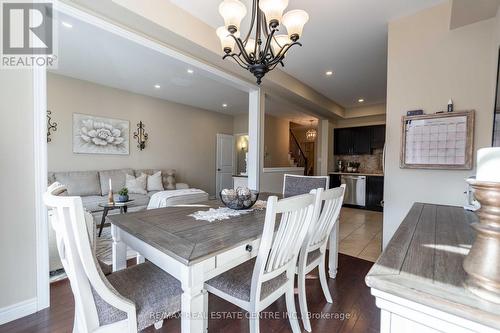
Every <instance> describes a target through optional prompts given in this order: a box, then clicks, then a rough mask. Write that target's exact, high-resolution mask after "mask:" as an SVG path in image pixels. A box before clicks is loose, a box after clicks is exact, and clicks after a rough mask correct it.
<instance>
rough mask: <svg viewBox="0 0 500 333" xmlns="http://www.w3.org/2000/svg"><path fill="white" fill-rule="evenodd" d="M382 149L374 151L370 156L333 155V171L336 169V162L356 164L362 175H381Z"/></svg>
mask: <svg viewBox="0 0 500 333" xmlns="http://www.w3.org/2000/svg"><path fill="white" fill-rule="evenodd" d="M382 153H383V150H382V149H374V150H373V153H372V154H371V155H335V156H334V162H335V171H336V168H337V161H338V160H342V161H344V163H345V165H346V166H347V162H358V163H359V172H363V173H382Z"/></svg>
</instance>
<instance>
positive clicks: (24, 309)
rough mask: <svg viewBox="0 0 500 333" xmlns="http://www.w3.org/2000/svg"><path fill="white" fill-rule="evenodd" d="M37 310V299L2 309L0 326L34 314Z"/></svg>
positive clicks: (0, 310)
mask: <svg viewBox="0 0 500 333" xmlns="http://www.w3.org/2000/svg"><path fill="white" fill-rule="evenodd" d="M36 310H37V302H36V298H32V299H28V300H26V301H22V302H19V303H16V304H12V305H9V306H6V307H4V308H1V309H0V325H2V324H5V323H8V322H9V321H13V320H16V319H19V318H22V317H25V316H28V315H30V314H32V313H35V312H36Z"/></svg>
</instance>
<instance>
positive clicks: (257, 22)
mask: <svg viewBox="0 0 500 333" xmlns="http://www.w3.org/2000/svg"><path fill="white" fill-rule="evenodd" d="M254 28H255V46H254V50H253V52H250V53H248V52H247V50H246V49H245V46H246V44H247V43H248V40H249V38H250V36H251V35H252V31H253V30H254ZM227 30H228V31H229V33H230V35H229V36H231V37H232V38H233V39H234V40H235V42H236V45H237V46H238V49H239V52H234V51H235V50H231V48H229V47H225V48H224V52H225V53H226V54H225V55H224V56H223V57H222V59H226V58H229V57H230V58H233V59H234V60H235V61H236V63H237V64H238V65H240V66H241V67H242V68H244V69H246V70H248V71H250V73H252V74H253V75H254V76H255V77H256V78H257V84H258V85H260V84H261V82H262V78H263V77H264V76H265V75H266V74H267V73H268V72H270V71H272V70H273V69H275V68H276V66H278V64H281V66H282V67H285V64H284V63H283V59H284V58H285V55H286V53H287V52H288V50H290V48H291V47H293V46H295V45H299V46H302V44H301V43H299V42H298V39H299V35H298V34H293V35H291V36H290V41H291V43H287V44H285V45H280V43H279V42H278V40H277V39H276V37H275V34H276V32H278V31H279V22H278V20H271V21H270V22H269V25H268V24H267V20H266V16H265V14H264V13H263V12H262V10H260V8H259V0H253V5H252V21H251V25H250V30H249V31H248V34H247V35H246V37H245V39H244V40H242V39H241V38H239V37H236V36H235V34H236V32H237V31H238V29H237V27H236V26H234V25H230V26H228V27H227ZM262 37H264V38H265V40H266V41H265V44H264V48H262V44H263V40H262ZM273 40H274V43H276V45H278V46H279V47H280V50H279V52H278V53H275V52H274V50H273V47H272V42H273Z"/></svg>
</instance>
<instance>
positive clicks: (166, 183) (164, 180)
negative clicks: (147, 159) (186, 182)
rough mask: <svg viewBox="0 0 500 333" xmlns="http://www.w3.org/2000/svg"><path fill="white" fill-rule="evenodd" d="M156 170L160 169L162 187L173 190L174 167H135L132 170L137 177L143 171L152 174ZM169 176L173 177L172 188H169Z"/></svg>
mask: <svg viewBox="0 0 500 333" xmlns="http://www.w3.org/2000/svg"><path fill="white" fill-rule="evenodd" d="M158 171H161V178H162V183H163V188H164V189H165V190H175V170H174V169H165V170H160V169H137V170H134V172H135V176H136V177H139V176H140V175H141V174H143V173H145V174H146V175H150V176H151V175H154V174H155V173H157V172H158ZM170 174H171V176H170ZM169 177H173V178H174V183H173V184H174V188H171V185H170V183H171V180H170V179H168V178H169Z"/></svg>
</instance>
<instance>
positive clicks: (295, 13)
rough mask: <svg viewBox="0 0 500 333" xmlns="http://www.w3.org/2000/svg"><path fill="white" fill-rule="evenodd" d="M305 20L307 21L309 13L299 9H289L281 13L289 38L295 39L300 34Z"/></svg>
mask: <svg viewBox="0 0 500 333" xmlns="http://www.w3.org/2000/svg"><path fill="white" fill-rule="evenodd" d="M307 21H309V15H308V14H307V13H306V12H305V11H303V10H300V9H296V10H291V11H289V12H287V13H285V15H283V24H284V25H285V27H286V30H287V31H288V36H290V39H291V40H294V41H296V40H297V39H299V38H300V36H302V30H303V29H304V25H305V24H306V23H307Z"/></svg>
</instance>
